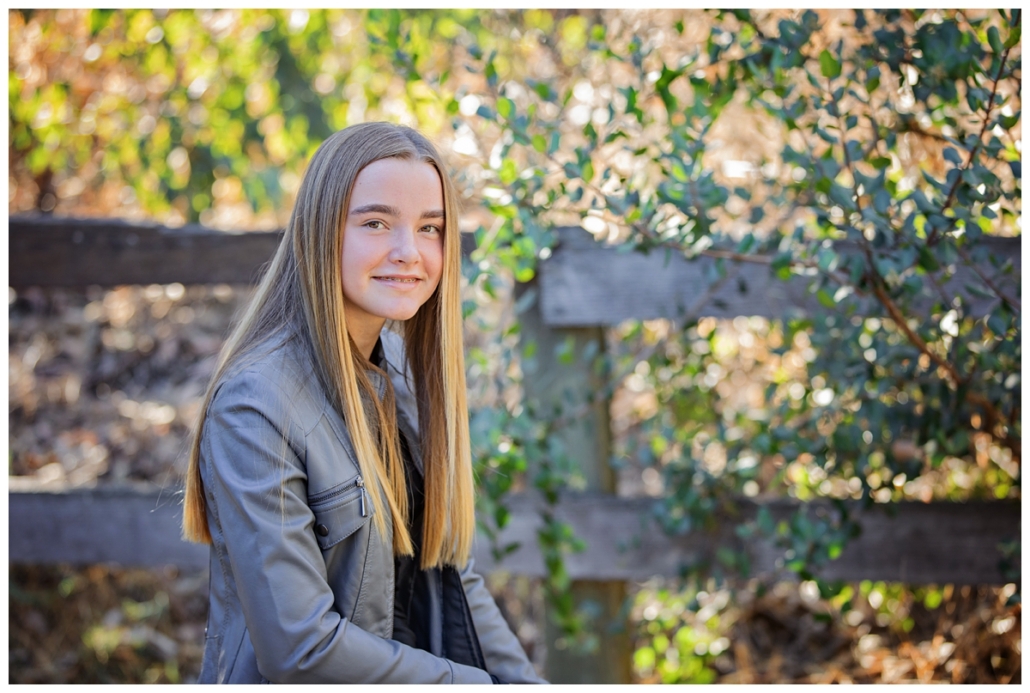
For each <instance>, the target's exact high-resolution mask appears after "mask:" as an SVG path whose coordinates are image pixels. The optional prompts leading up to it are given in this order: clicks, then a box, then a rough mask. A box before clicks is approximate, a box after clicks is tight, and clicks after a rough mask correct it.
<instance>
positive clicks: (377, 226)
mask: <svg viewBox="0 0 1030 693" xmlns="http://www.w3.org/2000/svg"><path fill="white" fill-rule="evenodd" d="M365 226H367V227H368V228H370V229H381V228H383V222H381V221H377V220H375V219H373V220H372V221H366V222H365Z"/></svg>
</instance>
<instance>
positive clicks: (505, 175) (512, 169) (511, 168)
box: [497, 159, 519, 185]
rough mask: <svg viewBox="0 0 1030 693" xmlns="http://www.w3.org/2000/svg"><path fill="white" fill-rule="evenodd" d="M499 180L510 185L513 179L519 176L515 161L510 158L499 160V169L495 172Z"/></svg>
mask: <svg viewBox="0 0 1030 693" xmlns="http://www.w3.org/2000/svg"><path fill="white" fill-rule="evenodd" d="M497 175H498V177H499V178H500V179H501V182H502V183H504V184H505V185H511V184H512V183H514V182H515V179H516V178H518V177H519V170H518V168H517V167H516V166H515V162H514V161H513V160H511V159H505V160H504V161H502V162H501V169H500V171H498V172H497Z"/></svg>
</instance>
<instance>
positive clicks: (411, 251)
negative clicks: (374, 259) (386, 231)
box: [390, 228, 419, 264]
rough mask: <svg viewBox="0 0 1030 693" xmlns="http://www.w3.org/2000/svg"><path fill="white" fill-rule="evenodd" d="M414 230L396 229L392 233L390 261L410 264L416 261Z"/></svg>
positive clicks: (416, 251)
mask: <svg viewBox="0 0 1030 693" xmlns="http://www.w3.org/2000/svg"><path fill="white" fill-rule="evenodd" d="M415 233H416V232H415V230H414V229H404V228H399V229H397V231H396V233H394V242H393V248H391V249H390V260H391V261H392V262H401V263H404V264H411V263H414V262H416V261H418V258H419V255H418V245H417V244H416V238H415Z"/></svg>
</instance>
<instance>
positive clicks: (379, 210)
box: [348, 202, 400, 217]
mask: <svg viewBox="0 0 1030 693" xmlns="http://www.w3.org/2000/svg"><path fill="white" fill-rule="evenodd" d="M372 213H375V214H390V215H392V216H395V217H396V216H400V212H399V211H398V210H397V208H396V207H391V206H390V205H381V204H379V203H376V202H373V203H372V204H368V205H364V206H362V207H358V208H357V209H352V210H351V211H350V214H349V215H348V216H355V215H357V214H372Z"/></svg>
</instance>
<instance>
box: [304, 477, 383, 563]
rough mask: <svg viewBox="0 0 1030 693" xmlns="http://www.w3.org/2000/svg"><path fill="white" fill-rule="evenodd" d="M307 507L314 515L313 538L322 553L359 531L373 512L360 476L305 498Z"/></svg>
mask: <svg viewBox="0 0 1030 693" xmlns="http://www.w3.org/2000/svg"><path fill="white" fill-rule="evenodd" d="M308 506H309V507H310V508H311V512H312V513H314V515H315V525H314V532H315V539H316V540H317V541H318V545H319V547H320V548H321V549H323V550H325V549H328V548H330V547H332V546H335V545H336V544H338V543H340V542H341V541H343V540H344V539H346V538H347V537H349V536H350V535H352V534H354V532H356V531H358V530H359V529H360V528H361V527H362V526H363V525H364V524H365V523H366V522H367V521H368V518H369V517H370V516H371V514H372V512H373V510H374V509H373V507H372V504H371V503H369V502H368V496H367V493H366V491H365V481H364V479H363V478H362V477H361V475H360V474H359V475H357V476H356V477H354V478H353V479H350V480H349V481H345V482H344V483H342V484H337V485H336V486H333V487H332V488H330V489H327V490H325V491H321V492H320V493H317V494H315V495H314V496H312V497H311V498H309V499H308Z"/></svg>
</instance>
